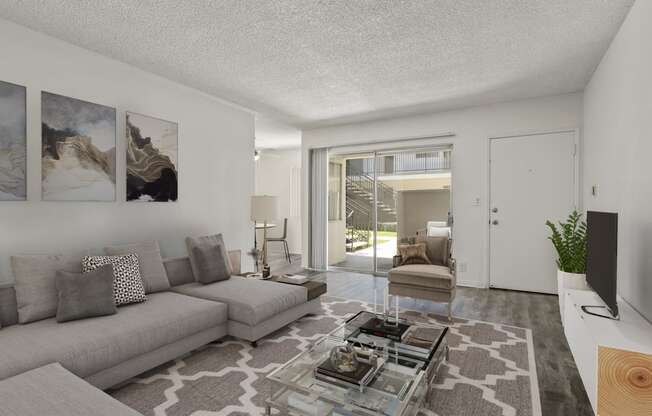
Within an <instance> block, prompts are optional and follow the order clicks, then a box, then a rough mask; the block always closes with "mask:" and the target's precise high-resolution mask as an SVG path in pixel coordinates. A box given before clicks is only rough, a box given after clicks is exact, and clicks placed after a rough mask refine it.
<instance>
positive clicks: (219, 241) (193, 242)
mask: <svg viewBox="0 0 652 416" xmlns="http://www.w3.org/2000/svg"><path fill="white" fill-rule="evenodd" d="M186 247H187V249H188V256H189V257H190V267H191V268H192V272H193V274H194V275H195V280H197V281H198V282H199V281H200V280H199V274H200V273H201V268H200V266H199V261H198V260H197V258H196V257H195V250H194V248H195V247H199V248H201V249H209V248H211V247H215V248H216V249H217V250H219V252H220V253H221V254H220V257H221V258H222V259H225V260H224V262H225V265H226V266H225V267H226V272H227V273H226V274H228V276H231V274H232V273H233V267H232V266H231V260H230V259H229V253H228V251H227V250H226V245H225V244H224V239H223V238H222V234H217V235H209V236H204V237H195V238H193V237H188V238H186ZM227 279H228V277H227Z"/></svg>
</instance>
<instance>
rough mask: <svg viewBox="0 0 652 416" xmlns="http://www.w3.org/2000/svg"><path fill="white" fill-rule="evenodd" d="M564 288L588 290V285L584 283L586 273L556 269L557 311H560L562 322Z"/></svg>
mask: <svg viewBox="0 0 652 416" xmlns="http://www.w3.org/2000/svg"><path fill="white" fill-rule="evenodd" d="M566 289H575V290H588V289H589V285H588V284H587V283H586V274H584V273H567V272H562V271H561V270H557V293H558V294H559V313H561V319H562V322H563V320H564V299H565V298H566Z"/></svg>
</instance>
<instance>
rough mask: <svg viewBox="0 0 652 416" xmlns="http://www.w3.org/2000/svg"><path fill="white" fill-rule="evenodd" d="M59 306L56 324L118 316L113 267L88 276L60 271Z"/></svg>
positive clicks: (58, 286) (96, 270)
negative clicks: (114, 295) (114, 294)
mask: <svg viewBox="0 0 652 416" xmlns="http://www.w3.org/2000/svg"><path fill="white" fill-rule="evenodd" d="M55 280H56V284H57V292H58V297H59V305H58V307H57V322H66V321H74V320H75V319H84V318H92V317H94V316H104V315H113V314H114V313H116V312H117V309H116V307H115V301H114V299H113V266H112V265H110V264H106V265H104V266H102V267H98V268H97V269H95V270H93V271H91V272H88V273H83V274H82V273H68V272H64V271H61V270H60V271H58V272H57V277H56V278H55Z"/></svg>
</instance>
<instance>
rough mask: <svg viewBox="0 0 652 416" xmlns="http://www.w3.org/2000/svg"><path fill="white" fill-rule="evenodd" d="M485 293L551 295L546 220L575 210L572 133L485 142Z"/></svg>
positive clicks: (551, 270)
mask: <svg viewBox="0 0 652 416" xmlns="http://www.w3.org/2000/svg"><path fill="white" fill-rule="evenodd" d="M490 152H491V154H490V162H489V163H490V170H491V173H490V175H491V176H490V205H489V209H490V213H489V227H490V228H489V229H490V231H489V244H490V246H489V250H490V256H489V264H490V267H489V274H490V276H489V282H490V286H491V287H496V288H503V289H514V290H524V291H529V292H542V293H557V278H556V275H557V273H556V270H557V266H556V263H555V259H556V254H555V251H554V249H553V247H552V243H551V242H550V240H548V238H547V237H548V235H549V230H548V227H546V220H548V219H550V220H551V221H553V222H557V221H560V220H563V219H565V218H566V217H567V216H568V214H570V213H571V212H572V211H573V209H574V208H575V200H576V185H575V181H576V178H575V153H576V152H575V133H574V132H563V133H550V134H536V135H529V136H522V137H509V138H498V139H491V144H490Z"/></svg>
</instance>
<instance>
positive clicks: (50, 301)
mask: <svg viewBox="0 0 652 416" xmlns="http://www.w3.org/2000/svg"><path fill="white" fill-rule="evenodd" d="M84 254H86V253H78V254H71V255H57V254H53V255H44V254H32V255H22V256H11V267H12V269H13V271H14V278H15V280H16V283H15V285H14V288H15V289H16V302H17V304H18V321H19V322H20V323H21V324H25V323H28V322H33V321H38V320H39V319H46V318H50V317H52V316H54V315H56V313H57V288H56V285H55V283H54V277H55V276H56V274H57V271H58V270H64V271H67V272H73V273H80V272H81V262H82V257H83V256H84Z"/></svg>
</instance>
